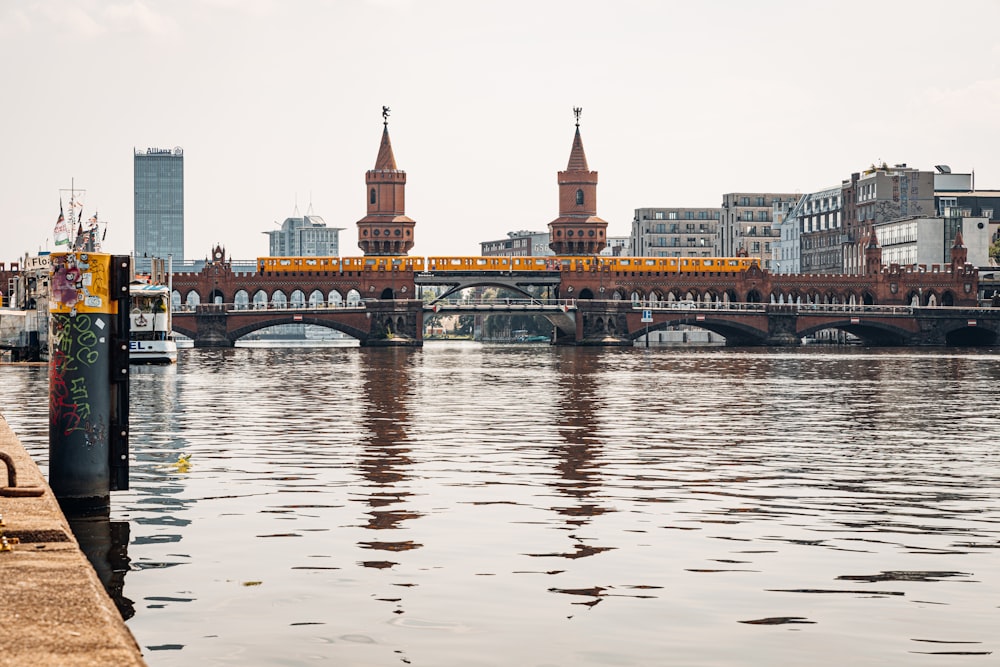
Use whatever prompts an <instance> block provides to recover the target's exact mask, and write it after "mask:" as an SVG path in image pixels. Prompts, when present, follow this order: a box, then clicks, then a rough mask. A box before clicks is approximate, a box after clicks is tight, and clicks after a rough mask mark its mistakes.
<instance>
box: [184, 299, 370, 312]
mask: <svg viewBox="0 0 1000 667" xmlns="http://www.w3.org/2000/svg"><path fill="white" fill-rule="evenodd" d="M364 307H365V304H364V302H363V301H338V302H335V303H325V302H323V303H308V302H307V303H271V302H267V303H199V304H187V303H183V304H180V305H176V304H175V305H174V307H173V308H172V309H171V312H174V313H193V312H196V311H197V310H198V309H199V308H201V309H203V310H204V309H205V308H211V309H216V310H220V311H225V312H230V311H234V310H238V311H260V310H280V311H288V310H347V309H351V308H353V309H363V308H364Z"/></svg>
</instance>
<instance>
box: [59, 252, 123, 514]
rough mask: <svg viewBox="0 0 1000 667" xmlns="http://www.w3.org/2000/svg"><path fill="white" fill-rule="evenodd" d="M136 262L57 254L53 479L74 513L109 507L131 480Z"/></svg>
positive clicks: (84, 254) (65, 505) (65, 504)
mask: <svg viewBox="0 0 1000 667" xmlns="http://www.w3.org/2000/svg"><path fill="white" fill-rule="evenodd" d="M123 259H124V261H123ZM123 265H124V266H123ZM130 269H131V267H130V262H129V259H128V258H127V257H126V258H121V257H112V256H111V255H107V254H103V253H88V252H69V253H53V254H52V269H51V279H50V282H49V284H50V286H51V291H52V296H51V300H50V311H51V312H50V317H49V344H50V351H49V485H50V486H51V487H52V491H53V492H54V493H55V496H56V498H57V499H58V500H59V503H60V505H62V506H63V508H64V509H65V510H67V511H69V512H72V513H73V514H86V513H88V512H90V511H104V510H105V509H106V508H107V507H109V505H110V502H109V495H110V492H111V491H112V490H114V489H117V488H122V482H124V488H127V487H128V471H127V465H128V325H127V322H128V308H129V301H128V282H129V279H128V274H129V272H130ZM123 317H124V320H125V324H124V325H123V323H122V321H121V320H122V318H123ZM123 334H124V336H123ZM122 346H124V347H122ZM123 350H124V352H123ZM123 360H124V366H122V363H123ZM122 465H124V466H126V468H125V471H124V477H123V476H122V474H123V473H122V472H121V466H122Z"/></svg>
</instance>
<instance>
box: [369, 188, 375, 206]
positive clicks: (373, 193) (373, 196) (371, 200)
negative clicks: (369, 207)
mask: <svg viewBox="0 0 1000 667" xmlns="http://www.w3.org/2000/svg"><path fill="white" fill-rule="evenodd" d="M368 203H369V204H374V203H375V188H372V191H371V194H370V195H368Z"/></svg>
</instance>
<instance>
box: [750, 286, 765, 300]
mask: <svg viewBox="0 0 1000 667" xmlns="http://www.w3.org/2000/svg"><path fill="white" fill-rule="evenodd" d="M763 300H764V297H762V296H761V294H760V292H758V291H757V290H755V289H752V290H750V291H749V292H747V299H746V302H747V303H761V302H762V301H763Z"/></svg>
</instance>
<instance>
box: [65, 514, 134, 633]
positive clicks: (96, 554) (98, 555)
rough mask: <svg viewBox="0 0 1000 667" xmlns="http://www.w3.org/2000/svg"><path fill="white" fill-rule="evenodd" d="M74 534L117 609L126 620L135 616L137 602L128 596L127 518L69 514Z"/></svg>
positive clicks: (68, 517)
mask: <svg viewBox="0 0 1000 667" xmlns="http://www.w3.org/2000/svg"><path fill="white" fill-rule="evenodd" d="M66 519H67V520H68V521H69V527H70V529H71V530H72V531H73V536H74V537H76V541H77V542H78V543H79V544H80V548H81V549H82V550H83V553H84V555H86V556H87V560H89V561H90V564H91V565H92V566H93V568H94V571H95V572H96V573H97V577H98V579H100V580H101V584H103V585H104V588H105V590H106V591H107V592H108V595H109V596H111V600H112V601H113V602H114V603H115V606H116V607H117V608H118V612H119V613H120V614H121V615H122V618H123V619H125V620H126V621H127V620H128V619H130V618H132V617H133V616H135V605H134V603H133V602H132V600H130V599H129V598H127V597H126V596H125V574H126V573H127V572H128V571H129V570H130V569H131V568H130V567H129V562H130V561H129V557H128V540H129V523H128V521H111V519H110V515H109V514H107V513H105V514H103V515H100V514H98V515H94V514H89V515H87V516H73V515H70V514H67V515H66Z"/></svg>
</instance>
